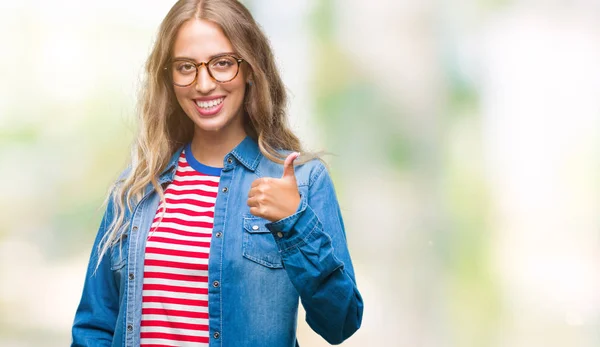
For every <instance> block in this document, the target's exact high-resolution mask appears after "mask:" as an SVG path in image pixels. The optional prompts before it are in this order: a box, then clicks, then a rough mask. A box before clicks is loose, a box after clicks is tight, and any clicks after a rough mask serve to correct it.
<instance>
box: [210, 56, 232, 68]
mask: <svg viewBox="0 0 600 347" xmlns="http://www.w3.org/2000/svg"><path fill="white" fill-rule="evenodd" d="M233 65H235V61H234V60H233V58H230V57H222V58H217V59H216V60H215V61H213V62H212V64H211V67H212V68H215V69H219V70H226V69H229V68H230V67H232V66H233Z"/></svg>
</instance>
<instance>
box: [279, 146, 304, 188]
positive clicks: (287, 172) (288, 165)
mask: <svg viewBox="0 0 600 347" xmlns="http://www.w3.org/2000/svg"><path fill="white" fill-rule="evenodd" d="M298 156H300V153H298V152H293V153H291V154H290V155H288V156H287V158H285V162H283V176H281V178H288V179H290V178H292V179H293V180H294V181H295V180H296V176H295V175H294V160H296V158H298Z"/></svg>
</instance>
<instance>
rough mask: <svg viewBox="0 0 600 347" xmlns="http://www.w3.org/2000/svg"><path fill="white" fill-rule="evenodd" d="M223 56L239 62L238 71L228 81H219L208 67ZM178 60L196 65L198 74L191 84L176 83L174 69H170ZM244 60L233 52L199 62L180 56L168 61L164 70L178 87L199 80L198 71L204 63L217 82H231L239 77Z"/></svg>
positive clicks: (211, 76)
mask: <svg viewBox="0 0 600 347" xmlns="http://www.w3.org/2000/svg"><path fill="white" fill-rule="evenodd" d="M223 57H230V58H233V59H234V60H235V61H236V62H237V71H236V72H235V75H234V76H233V77H232V78H230V79H228V80H227V81H219V80H218V79H216V78H215V76H213V75H212V73H211V72H210V68H209V67H208V66H209V64H210V63H211V62H212V61H214V60H216V59H220V58H223ZM178 61H184V62H187V63H190V64H192V65H194V66H195V67H196V75H195V76H194V80H193V81H192V82H190V83H189V84H177V83H175V81H174V80H173V73H172V71H170V68H171V67H172V64H173V63H175V62H178ZM244 61H245V60H244V59H242V58H238V57H236V56H234V55H231V54H222V55H218V56H216V57H214V58H212V59H210V60H209V61H207V62H199V63H196V62H195V61H193V60H191V59H186V58H178V59H172V60H169V62H168V63H167V66H165V67H164V70H165V71H166V72H167V73H168V75H169V78H170V80H171V83H173V85H176V86H178V87H189V86H191V85H192V84H194V83H196V81H197V80H198V72H199V71H200V67H201V66H202V65H204V66H205V67H206V72H208V75H209V76H210V78H212V79H213V81H215V82H217V83H227V82H231V81H233V80H234V79H235V78H236V77H237V75H238V74H239V73H240V64H241V63H242V62H244Z"/></svg>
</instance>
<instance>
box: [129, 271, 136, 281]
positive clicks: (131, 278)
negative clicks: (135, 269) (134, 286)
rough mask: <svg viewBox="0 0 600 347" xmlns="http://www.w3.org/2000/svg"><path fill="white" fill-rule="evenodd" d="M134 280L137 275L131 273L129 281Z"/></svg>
mask: <svg viewBox="0 0 600 347" xmlns="http://www.w3.org/2000/svg"><path fill="white" fill-rule="evenodd" d="M134 278H135V275H134V274H133V273H130V274H129V280H130V281H133V279H134Z"/></svg>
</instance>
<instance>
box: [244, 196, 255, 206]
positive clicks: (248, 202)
mask: <svg viewBox="0 0 600 347" xmlns="http://www.w3.org/2000/svg"><path fill="white" fill-rule="evenodd" d="M246 204H247V205H248V206H249V207H258V199H256V198H255V197H252V198H248V200H247V201H246Z"/></svg>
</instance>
